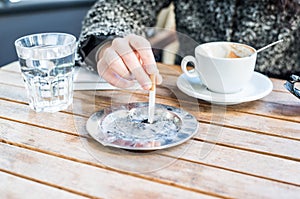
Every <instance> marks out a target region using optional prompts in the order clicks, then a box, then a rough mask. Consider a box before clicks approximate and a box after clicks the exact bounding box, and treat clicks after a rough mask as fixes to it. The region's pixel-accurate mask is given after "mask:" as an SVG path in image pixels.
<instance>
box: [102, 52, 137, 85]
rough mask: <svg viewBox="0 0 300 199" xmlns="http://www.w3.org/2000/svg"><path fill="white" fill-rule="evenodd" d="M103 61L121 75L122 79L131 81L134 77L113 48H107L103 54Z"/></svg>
mask: <svg viewBox="0 0 300 199" xmlns="http://www.w3.org/2000/svg"><path fill="white" fill-rule="evenodd" d="M103 61H104V62H105V63H106V65H107V66H109V68H111V69H112V70H114V71H115V73H117V74H119V75H120V76H121V77H123V78H125V79H128V80H131V79H132V75H131V73H130V71H129V70H128V68H127V67H126V66H125V64H124V62H123V60H122V59H121V57H120V56H119V55H118V54H117V53H116V51H115V50H114V49H113V48H107V49H106V50H105V52H104V53H103Z"/></svg>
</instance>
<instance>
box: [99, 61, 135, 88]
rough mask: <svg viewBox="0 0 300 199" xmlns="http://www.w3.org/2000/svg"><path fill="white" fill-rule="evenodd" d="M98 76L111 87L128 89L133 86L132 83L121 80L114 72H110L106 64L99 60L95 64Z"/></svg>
mask: <svg viewBox="0 0 300 199" xmlns="http://www.w3.org/2000/svg"><path fill="white" fill-rule="evenodd" d="M97 69H98V74H99V75H100V76H101V77H102V78H103V79H105V80H106V81H107V82H108V83H110V84H111V85H113V86H115V87H118V88H128V87H131V86H133V85H134V81H130V80H127V79H124V78H122V77H121V76H120V75H119V74H117V73H116V72H115V71H114V70H112V69H111V68H110V67H109V66H107V65H106V63H105V62H104V61H103V59H101V60H100V61H98V63H97Z"/></svg>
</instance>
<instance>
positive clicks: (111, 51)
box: [97, 34, 162, 90]
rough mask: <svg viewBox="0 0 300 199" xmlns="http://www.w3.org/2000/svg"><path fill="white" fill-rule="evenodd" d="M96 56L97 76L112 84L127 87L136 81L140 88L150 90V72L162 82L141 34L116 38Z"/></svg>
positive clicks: (158, 81) (148, 46)
mask: <svg viewBox="0 0 300 199" xmlns="http://www.w3.org/2000/svg"><path fill="white" fill-rule="evenodd" d="M98 58H99V59H98V62H97V69H98V73H99V75H100V76H101V77H102V78H104V79H105V80H106V81H107V82H109V83H110V84H112V85H113V86H116V87H119V88H128V87H130V86H133V84H134V80H137V82H138V83H139V84H140V85H141V86H142V88H143V89H145V90H149V89H150V88H151V84H152V83H151V79H150V77H149V75H151V74H155V76H156V83H157V84H160V83H161V82H162V76H161V75H160V74H159V71H158V69H157V66H156V62H155V59H154V55H153V52H152V49H151V45H150V43H149V41H148V40H147V39H145V38H144V37H142V36H138V35H134V34H130V35H127V36H126V37H124V38H116V39H114V40H113V41H112V43H111V45H110V46H106V47H105V48H103V49H102V50H101V51H100V53H99V54H98Z"/></svg>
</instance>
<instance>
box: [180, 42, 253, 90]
mask: <svg viewBox="0 0 300 199" xmlns="http://www.w3.org/2000/svg"><path fill="white" fill-rule="evenodd" d="M256 57H257V52H256V50H255V49H254V48H253V47H251V46H248V45H245V44H240V43H234V42H226V41H224V42H223V41H222V42H209V43H204V44H201V45H199V46H197V47H196V48H195V57H193V56H190V55H189V56H186V57H184V58H183V60H182V62H181V69H182V71H183V72H184V73H185V74H186V75H187V76H188V77H189V78H195V77H199V78H200V79H201V82H202V83H203V84H204V85H205V86H206V87H207V88H208V89H209V90H210V91H212V92H217V93H236V92H239V91H241V90H242V89H243V88H244V87H245V85H246V84H247V83H248V82H249V80H250V79H251V77H252V74H253V72H254V67H255V63H256ZM189 62H191V63H193V65H194V66H195V69H194V70H187V64H188V63H189Z"/></svg>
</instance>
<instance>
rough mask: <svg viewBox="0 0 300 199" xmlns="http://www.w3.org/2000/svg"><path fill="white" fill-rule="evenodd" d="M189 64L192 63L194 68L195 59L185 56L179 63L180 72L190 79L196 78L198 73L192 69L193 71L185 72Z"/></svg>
mask: <svg viewBox="0 0 300 199" xmlns="http://www.w3.org/2000/svg"><path fill="white" fill-rule="evenodd" d="M189 62H192V63H193V64H194V66H195V67H196V64H197V61H196V59H195V57H193V56H191V55H188V56H185V57H184V58H183V59H182V61H181V70H182V71H183V72H184V73H185V74H186V75H187V76H188V77H191V78H194V77H198V76H199V75H198V72H197V71H196V70H195V69H194V70H187V68H186V66H187V64H188V63H189Z"/></svg>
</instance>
